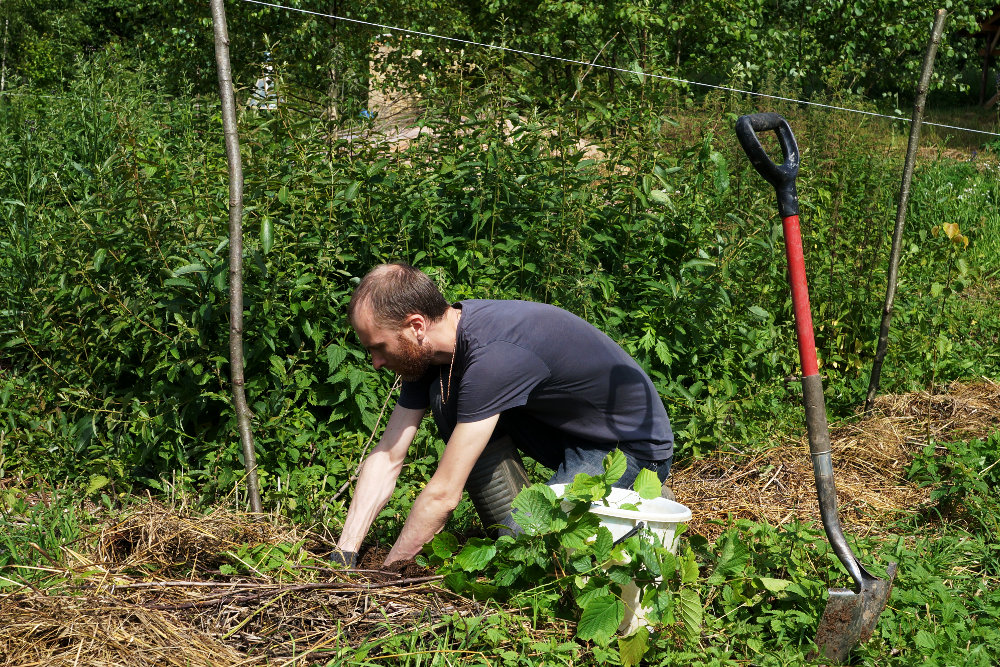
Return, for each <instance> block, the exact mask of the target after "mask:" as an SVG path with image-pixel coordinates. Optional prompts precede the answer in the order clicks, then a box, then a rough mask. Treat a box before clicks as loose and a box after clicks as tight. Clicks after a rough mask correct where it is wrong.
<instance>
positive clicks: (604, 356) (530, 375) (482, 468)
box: [338, 264, 673, 564]
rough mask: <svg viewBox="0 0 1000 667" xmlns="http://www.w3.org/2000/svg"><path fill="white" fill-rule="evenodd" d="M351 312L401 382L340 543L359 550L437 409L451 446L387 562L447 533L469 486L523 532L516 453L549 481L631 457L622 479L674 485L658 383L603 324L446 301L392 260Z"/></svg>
mask: <svg viewBox="0 0 1000 667" xmlns="http://www.w3.org/2000/svg"><path fill="white" fill-rule="evenodd" d="M349 315H350V318H351V324H352V325H353V327H354V329H355V331H356V332H357V334H358V337H359V338H360V339H361V343H362V345H364V346H365V348H366V349H367V350H368V351H369V352H370V353H371V356H372V364H373V365H374V366H375V368H376V369H380V368H383V367H384V368H388V369H389V370H391V371H394V372H396V373H398V374H399V375H400V376H401V377H402V380H403V385H402V390H401V392H400V396H399V399H398V401H397V403H396V407H395V409H394V410H393V412H392V416H391V417H390V418H389V423H388V425H387V426H386V429H385V432H384V433H383V435H382V438H381V440H380V441H379V443H378V445H377V446H376V447H375V449H374V450H372V453H371V455H369V456H368V458H367V459H365V461H364V462H363V463H362V467H361V471H360V474H359V476H358V482H357V486H356V488H355V492H354V498H353V500H352V502H351V506H350V509H349V510H348V513H347V521H346V522H345V524H344V530H343V533H342V534H341V537H340V541H339V543H338V547H339V548H340V550H341V551H342V557H341V558H340V559H339V560H342V562H344V563H347V564H353V561H354V556H355V554H356V553H357V551H358V549H359V548H360V546H361V543H362V540H364V537H365V535H366V534H367V532H368V529H369V527H370V526H371V524H372V522H373V521H374V520H375V517H376V516H377V515H378V513H379V511H381V509H382V508H383V507H384V506H385V504H386V503H387V502H388V501H389V498H390V497H391V495H392V491H393V489H394V488H395V486H396V479H397V478H398V477H399V473H400V470H401V469H402V466H403V461H404V459H405V457H406V452H407V449H409V446H410V444H411V443H412V442H413V438H414V436H415V435H416V432H417V428H418V426H419V425H420V422H421V420H422V419H423V417H424V414H425V413H426V411H427V409H428V408H430V410H431V412H432V414H433V415H434V421H435V423H436V424H437V427H438V430H439V432H440V435H441V438H442V439H444V440H445V442H446V443H447V444H446V446H445V450H444V454H443V455H442V456H441V461H440V462H439V464H438V467H437V469H436V470H435V472H434V475H433V476H432V477H431V479H430V481H429V482H428V483H427V485H426V486H425V487H424V490H423V491H422V492H421V493H420V495H419V496H417V499H416V501H415V502H414V503H413V509H412V510H411V511H410V514H409V516H408V517H407V519H406V523H405V524H404V526H403V530H402V532H401V533H400V535H399V538H398V540H397V541H396V543H395V545H394V546H393V547H392V550H391V551H390V552H389V555H388V557H387V558H386V561H385V562H386V564H389V563H391V562H393V561H397V560H406V559H409V558H412V557H413V556H414V555H415V554H417V553H418V552H419V551H420V549H421V548H422V547H423V545H424V544H425V543H427V542H429V541H430V540H431V539H432V538H433V537H434V535H435V534H437V532H438V531H440V530H441V529H442V528H443V527H444V525H445V522H446V521H447V519H448V516H449V515H450V514H451V512H452V511H453V510H454V509H455V507H457V506H458V503H459V501H461V499H462V490H463V489H466V490H467V491H468V492H469V495H470V497H471V498H472V501H473V504H474V505H475V507H476V510H477V512H478V513H479V515H480V518H481V519H482V521H483V524H484V525H485V526H487V527H491V526H495V525H497V524H499V525H501V526H504V527H506V530H508V531H513V532H516V531H517V530H518V527H517V524H516V522H515V521H514V519H515V517H514V516H513V515H512V513H511V502H512V501H513V499H514V497H515V496H516V495H517V493H518V491H520V489H521V488H523V487H524V486H526V485H528V483H529V482H528V478H527V475H526V474H525V471H524V468H523V466H522V465H521V460H520V456H519V452H520V453H523V454H525V455H527V456H529V457H531V458H533V459H535V460H536V461H538V462H539V463H541V464H543V465H545V466H547V467H549V468H552V469H554V470H555V474H554V475H553V476H552V477H551V478H550V479H549V480H548V483H549V484H556V483H569V482H572V481H573V478H574V477H575V476H576V475H577V474H578V473H587V474H591V475H596V474H600V473H601V472H603V466H602V461H603V459H604V457H605V455H606V454H607V453H608V452H610V451H612V450H614V449H620V450H621V451H622V452H623V453H624V454H625V457H626V460H627V461H628V468H627V470H626V472H625V474H624V475H623V476H622V477H621V479H619V480H618V482H616V483H615V486H618V487H623V488H629V487H631V485H632V484H633V482H634V481H635V478H636V476H637V475H638V474H639V471H640V470H641V469H643V468H647V469H649V470H651V471H653V472H655V473H656V474H657V475H658V477H659V478H660V481H661V482H663V481H665V480H666V478H667V475H668V474H669V472H670V463H671V460H672V456H673V434H672V432H671V430H670V420H669V419H668V418H667V412H666V410H665V409H664V407H663V402H662V401H661V400H660V397H659V395H658V394H657V392H656V389H655V387H654V386H653V383H652V381H651V380H650V379H649V377H648V376H647V375H646V374H645V373H644V372H643V371H642V369H641V368H640V367H639V365H638V364H637V363H636V362H635V360H634V359H632V358H631V357H630V356H629V355H628V354H627V353H626V352H625V351H624V350H623V349H622V348H621V347H619V346H618V345H617V344H616V343H615V342H614V341H613V340H611V339H610V338H609V337H608V336H606V335H605V334H604V333H602V332H600V331H599V330H598V329H596V328H595V327H594V326H592V325H590V324H588V323H587V322H585V321H584V320H582V319H580V318H579V317H577V316H576V315H573V314H572V313H569V312H567V311H565V310H562V309H560V308H557V307H555V306H549V305H546V304H540V303H531V302H527V301H487V300H468V301H461V302H458V303H456V304H453V305H449V304H448V302H447V301H446V300H445V298H444V297H443V296H442V295H441V292H440V291H439V290H438V289H437V287H436V286H435V285H434V283H433V282H432V281H431V280H430V278H428V277H427V276H426V275H425V274H424V273H423V272H421V271H419V270H417V269H415V268H413V267H411V266H408V265H406V264H384V265H381V266H378V267H376V268H375V269H373V270H372V271H371V272H370V273H368V275H366V276H365V277H364V279H363V280H362V281H361V283H360V284H359V285H358V288H357V290H355V292H354V294H353V296H352V297H351V302H350V306H349Z"/></svg>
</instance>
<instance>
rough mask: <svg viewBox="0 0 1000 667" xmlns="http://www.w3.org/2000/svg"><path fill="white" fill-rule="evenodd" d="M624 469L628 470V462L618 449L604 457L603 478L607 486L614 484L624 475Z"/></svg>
mask: <svg viewBox="0 0 1000 667" xmlns="http://www.w3.org/2000/svg"><path fill="white" fill-rule="evenodd" d="M626 468H628V461H627V460H626V459H625V455H624V454H622V451H621V450H620V449H616V450H614V451H612V452H609V453H608V455H607V456H605V457H604V477H605V479H606V480H607V481H608V484H614V483H615V482H617V481H618V480H619V479H621V476H622V475H624V474H625V470H626Z"/></svg>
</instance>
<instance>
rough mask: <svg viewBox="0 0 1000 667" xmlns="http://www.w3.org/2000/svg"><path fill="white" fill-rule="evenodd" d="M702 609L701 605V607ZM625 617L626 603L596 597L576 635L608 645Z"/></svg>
mask: <svg viewBox="0 0 1000 667" xmlns="http://www.w3.org/2000/svg"><path fill="white" fill-rule="evenodd" d="M699 609H700V607H699ZM623 618H625V605H624V604H622V601H621V600H619V599H618V598H617V597H615V596H613V595H607V596H605V597H600V598H594V599H593V600H591V601H590V602H589V603H588V604H587V606H586V607H584V609H583V614H581V615H580V622H579V623H578V624H577V626H576V636H577V637H579V638H580V639H583V640H590V641H594V642H596V643H597V644H599V645H601V646H607V645H608V642H609V641H611V636H612V635H613V634H614V633H615V632H616V631H617V630H618V626H619V625H621V622H622V619H623Z"/></svg>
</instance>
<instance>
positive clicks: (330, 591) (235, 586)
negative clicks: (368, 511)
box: [0, 502, 484, 667]
mask: <svg viewBox="0 0 1000 667" xmlns="http://www.w3.org/2000/svg"><path fill="white" fill-rule="evenodd" d="M95 537H96V538H97V539H96V542H95V547H94V548H93V553H87V554H84V553H79V552H77V551H75V550H73V549H72V548H64V554H63V556H64V558H65V561H66V563H67V565H66V567H65V568H64V569H53V570H52V572H51V574H52V581H51V582H47V583H46V585H45V588H44V590H43V589H42V587H40V586H30V585H25V586H24V587H22V588H19V589H16V590H15V591H14V592H10V593H6V594H0V666H2V667H14V666H15V665H16V666H18V667H27V666H29V665H46V666H55V667H58V666H61V665H67V666H69V665H73V666H76V665H100V666H104V665H107V666H109V667H110V666H111V665H115V666H129V667H131V666H133V665H136V666H143V667H144V666H146V665H171V666H172V665H177V666H178V667H180V666H181V665H190V666H202V665H204V666H208V665H212V666H213V667H218V666H222V665H226V666H229V665H261V664H270V665H292V664H294V665H306V664H313V663H314V662H315V663H318V664H325V663H326V662H327V661H328V660H330V659H332V658H334V657H335V656H336V654H337V651H338V650H342V649H345V648H346V649H350V647H356V646H358V645H359V644H361V643H362V642H365V641H368V640H373V639H378V638H382V637H385V636H387V635H389V634H390V633H392V632H393V631H394V629H396V628H400V627H405V628H407V632H408V633H409V634H412V633H419V632H421V630H423V631H424V632H427V633H431V632H433V626H434V624H435V623H436V622H438V621H440V620H441V618H442V617H443V616H445V615H453V614H462V615H468V614H482V613H483V611H484V610H483V609H482V607H481V606H480V605H479V604H478V603H475V602H472V601H469V600H466V599H464V598H461V597H459V596H456V595H454V594H453V593H451V592H450V591H447V590H446V589H443V588H441V587H439V586H438V585H436V582H437V581H438V580H439V579H440V577H438V576H434V575H433V574H431V573H429V572H426V571H423V570H422V568H419V566H416V564H414V563H412V562H411V563H409V564H408V567H407V568H401V569H400V571H391V572H390V571H381V570H352V571H345V570H342V569H335V568H328V567H325V565H324V561H322V560H320V558H321V557H322V554H323V553H325V552H326V551H328V550H329V549H328V546H329V545H328V544H326V543H325V541H324V540H322V539H321V538H319V537H318V536H316V535H313V534H311V533H308V532H304V531H301V530H298V529H295V528H290V527H284V526H280V525H276V524H274V523H272V522H271V521H270V520H261V519H260V518H255V517H253V516H248V515H245V514H239V513H236V512H231V511H228V510H217V511H216V512H213V513H212V514H211V515H208V516H205V517H195V516H185V515H183V514H181V513H178V512H175V511H173V510H170V509H168V508H165V507H163V506H161V505H159V504H157V503H154V502H149V503H146V504H144V505H142V506H140V507H139V508H138V509H136V510H133V511H131V512H129V513H128V514H127V515H126V516H125V517H124V518H122V519H120V520H118V521H116V522H109V523H108V524H106V525H105V526H104V527H103V528H102V529H101V531H100V534H99V535H96V536H95ZM295 544H300V545H303V549H299V550H295V551H294V552H293V554H294V555H293V554H290V555H288V556H287V559H285V560H281V559H279V561H280V562H285V563H287V565H286V567H282V568H274V569H269V570H268V571H260V570H262V569H265V568H264V566H263V565H261V564H260V562H261V561H260V559H259V558H258V561H252V559H251V558H250V557H248V556H247V545H251V546H253V545H256V546H257V547H258V551H257V554H258V556H259V554H260V553H261V551H260V549H263V550H264V551H266V550H267V548H268V545H275V548H276V549H277V548H279V547H281V548H284V549H285V551H284V552H282V553H283V554H288V553H289V552H288V551H287V549H288V545H295ZM241 547H242V551H241V550H240V548H241ZM383 557H384V554H383ZM240 558H242V559H243V561H244V562H245V563H246V565H241V566H240V568H239V570H240V571H241V572H243V573H244V574H241V575H232V574H229V575H226V574H224V572H230V573H231V570H229V569H227V568H226V567H225V566H230V567H231V566H233V564H237V565H240V564H239V559H240ZM369 560H370V561H374V560H378V561H379V562H380V559H379V558H378V557H375V558H372V559H369ZM255 563H256V565H255ZM220 568H221V569H220ZM2 575H3V576H5V577H7V578H8V579H9V578H10V577H11V576H12V575H13V576H16V573H13V572H12V571H11V569H9V568H8V569H7V570H5V571H4V572H3V573H2ZM414 575H416V576H414ZM55 582H61V583H55Z"/></svg>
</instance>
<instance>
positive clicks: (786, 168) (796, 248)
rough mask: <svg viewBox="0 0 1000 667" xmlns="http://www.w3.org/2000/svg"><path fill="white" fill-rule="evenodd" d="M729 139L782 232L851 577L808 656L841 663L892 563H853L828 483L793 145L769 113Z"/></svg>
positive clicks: (874, 611) (829, 528) (812, 428)
mask: <svg viewBox="0 0 1000 667" xmlns="http://www.w3.org/2000/svg"><path fill="white" fill-rule="evenodd" d="M771 131H773V132H774V133H775V134H776V135H777V138H778V144H779V145H780V146H781V152H782V154H783V156H784V161H783V162H782V164H780V165H776V164H774V162H772V161H771V159H770V158H768V156H767V153H766V152H765V151H764V147H763V146H762V145H761V143H760V139H759V138H758V137H757V133H758V132H771ZM736 136H737V137H738V138H739V140H740V144H741V145H742V146H743V150H744V151H745V152H746V154H747V157H749V158H750V163H751V164H752V165H753V167H754V169H756V170H757V173H759V174H760V175H761V176H763V177H764V179H765V180H767V182H768V183H770V184H771V185H773V186H774V189H775V192H776V193H777V195H778V212H779V214H780V215H781V222H782V227H783V229H784V235H785V254H786V257H787V259H788V279H789V282H790V284H791V289H792V306H793V308H794V310H795V333H796V335H797V337H798V342H799V361H800V363H801V364H802V376H803V377H802V402H803V405H804V406H805V412H806V427H807V429H808V431H809V451H810V453H811V454H812V464H813V472H814V474H815V476H816V493H817V495H818V496H819V509H820V515H821V516H822V518H823V528H824V529H825V530H826V536H827V539H829V540H830V545H831V546H832V547H833V550H834V552H835V553H836V554H837V557H838V558H840V562H842V563H843V564H844V567H846V568H847V571H848V573H849V574H850V575H851V578H852V579H854V586H855V588H854V590H853V591H851V590H846V589H840V588H835V589H831V590H830V599H829V601H828V602H827V604H826V610H825V611H824V612H823V618H822V619H820V622H819V627H818V628H817V630H816V646H817V648H818V651H817V652H816V653H815V654H814V655H813V656H810V657H818V656H820V655H822V656H824V657H826V658H827V659H829V660H833V661H837V662H841V661H843V660H844V659H845V658H846V657H847V655H848V654H849V653H850V652H851V649H853V648H854V647H855V646H856V645H857V644H858V643H859V642H864V641H867V640H868V639H869V638H870V637H871V635H872V632H873V631H874V629H875V623H876V622H878V617H879V615H880V614H881V613H882V610H883V609H885V605H886V603H887V602H888V600H889V593H890V591H891V590H892V581H893V579H894V578H895V576H896V564H895V563H891V564H890V565H889V567H888V568H887V570H886V578H885V579H879V578H877V577H874V576H872V575H871V574H869V573H868V572H867V571H866V570H865V568H864V567H862V566H861V563H859V562H858V559H857V557H856V556H855V555H854V553H853V552H852V551H851V548H850V547H849V546H848V545H847V540H846V539H845V537H844V531H843V530H842V529H841V527H840V517H839V515H838V513H837V492H836V488H835V487H834V483H833V461H832V459H831V457H830V432H829V430H828V428H827V423H826V405H825V403H824V400H823V382H822V380H821V379H820V377H819V364H818V361H817V358H816V340H815V337H814V333H813V325H812V313H811V312H810V310H809V289H808V286H807V285H806V269H805V259H804V257H803V254H802V237H801V234H800V232H799V200H798V195H797V194H796V191H795V177H796V175H797V174H798V172H799V147H798V145H797V144H796V143H795V137H794V135H792V129H791V128H790V127H789V126H788V122H787V121H785V119H784V118H782V117H781V116H779V115H778V114H776V113H759V114H753V115H749V116H741V117H740V118H739V120H737V121H736Z"/></svg>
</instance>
